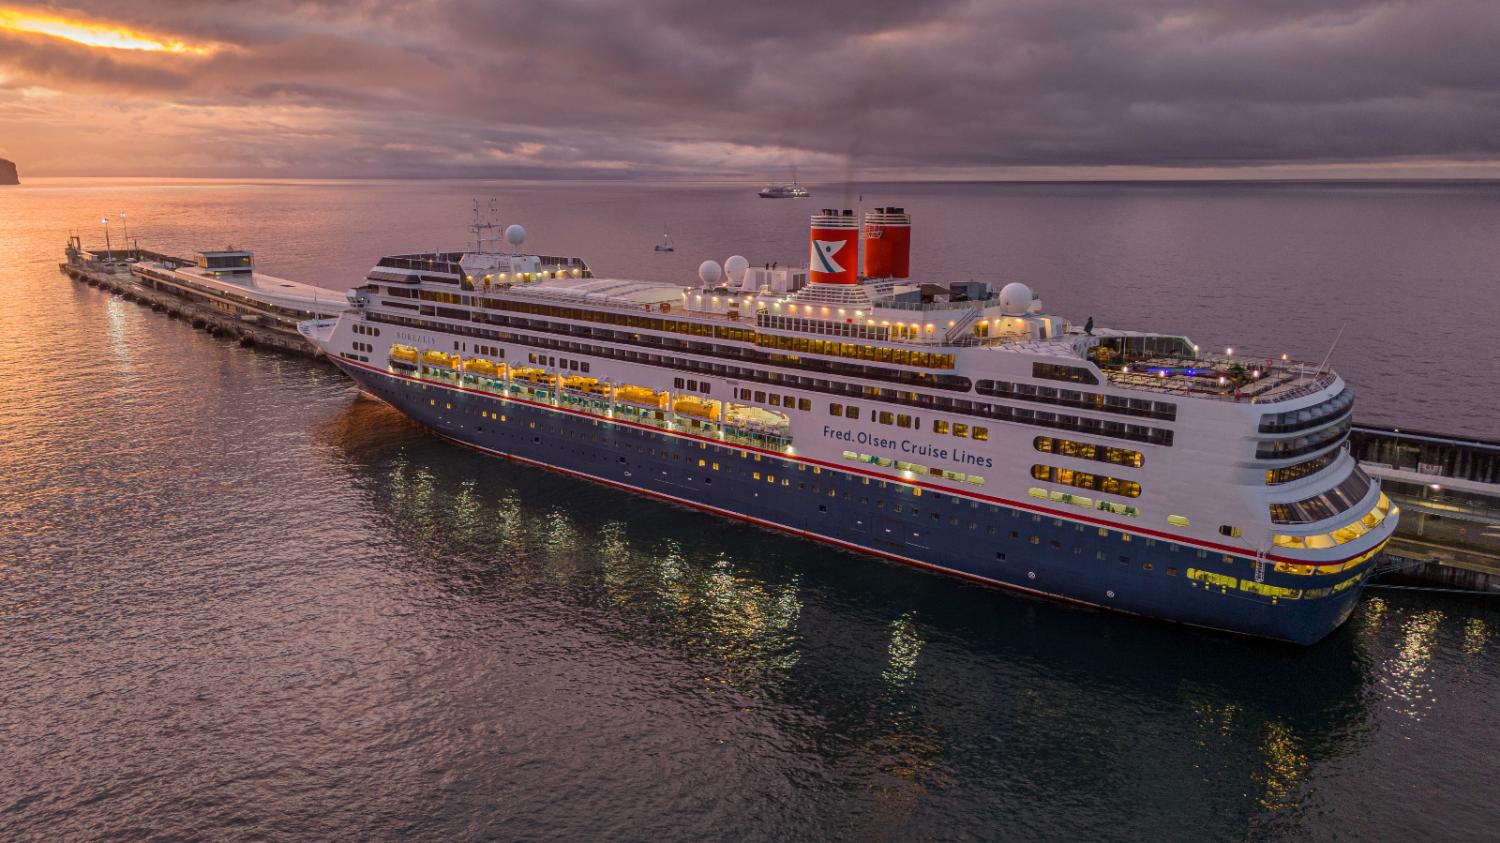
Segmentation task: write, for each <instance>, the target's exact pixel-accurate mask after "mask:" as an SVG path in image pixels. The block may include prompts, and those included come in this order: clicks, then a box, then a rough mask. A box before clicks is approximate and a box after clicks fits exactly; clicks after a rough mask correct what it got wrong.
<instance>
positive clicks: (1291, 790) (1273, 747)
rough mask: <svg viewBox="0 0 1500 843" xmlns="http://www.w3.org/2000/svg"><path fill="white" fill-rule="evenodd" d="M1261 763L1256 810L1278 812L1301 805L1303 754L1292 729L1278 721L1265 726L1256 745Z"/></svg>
mask: <svg viewBox="0 0 1500 843" xmlns="http://www.w3.org/2000/svg"><path fill="white" fill-rule="evenodd" d="M1260 754H1261V757H1262V758H1263V759H1264V766H1263V767H1262V771H1261V774H1260V775H1259V776H1257V778H1258V779H1259V780H1260V783H1261V795H1260V807H1261V808H1262V809H1264V810H1267V811H1273V812H1281V811H1287V810H1290V809H1294V808H1298V807H1300V805H1301V797H1302V785H1303V782H1304V780H1305V779H1306V778H1307V770H1308V766H1309V765H1308V760H1307V753H1306V752H1304V751H1303V750H1302V742H1301V741H1300V740H1299V739H1298V738H1297V736H1296V734H1295V733H1294V732H1293V731H1292V727H1291V726H1289V725H1287V724H1286V723H1283V722H1281V721H1278V720H1273V721H1271V722H1269V723H1267V724H1266V725H1265V730H1264V733H1263V735H1262V737H1261V742H1260Z"/></svg>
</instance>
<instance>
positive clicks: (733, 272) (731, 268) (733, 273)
mask: <svg viewBox="0 0 1500 843" xmlns="http://www.w3.org/2000/svg"><path fill="white" fill-rule="evenodd" d="M749 268H750V261H749V260H748V259H747V258H746V257H745V256H744V255H730V256H729V259H728V260H726V261H724V274H725V275H728V276H729V280H730V281H731V282H732V283H733V284H734V285H735V286H736V287H738V286H739V285H741V284H743V283H745V271H746V270H748V269H749Z"/></svg>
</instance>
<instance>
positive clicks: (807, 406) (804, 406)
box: [703, 384, 812, 410]
mask: <svg viewBox="0 0 1500 843" xmlns="http://www.w3.org/2000/svg"><path fill="white" fill-rule="evenodd" d="M703 391H704V392H707V391H708V384H704V385H703ZM797 409H799V410H811V409H812V399H811V398H798V399H797Z"/></svg>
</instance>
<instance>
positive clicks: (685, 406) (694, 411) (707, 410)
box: [672, 398, 719, 421]
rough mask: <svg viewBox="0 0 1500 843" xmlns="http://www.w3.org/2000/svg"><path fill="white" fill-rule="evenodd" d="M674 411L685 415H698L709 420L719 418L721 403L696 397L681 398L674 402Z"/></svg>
mask: <svg viewBox="0 0 1500 843" xmlns="http://www.w3.org/2000/svg"><path fill="white" fill-rule="evenodd" d="M672 412H674V413H677V414H679V415H684V416H697V417H698V418H700V419H708V420H709V421H718V420H719V405H718V404H709V403H705V402H703V401H699V400H698V399H696V398H679V399H677V400H676V401H673V402H672Z"/></svg>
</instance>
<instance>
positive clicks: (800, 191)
mask: <svg viewBox="0 0 1500 843" xmlns="http://www.w3.org/2000/svg"><path fill="white" fill-rule="evenodd" d="M811 195H812V194H811V193H809V192H808V190H807V188H805V187H803V186H802V185H800V184H797V183H796V182H795V181H794V182H792V183H791V184H773V185H768V186H766V187H763V188H761V190H760V198H762V199H806V198H807V197H809V196H811Z"/></svg>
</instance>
